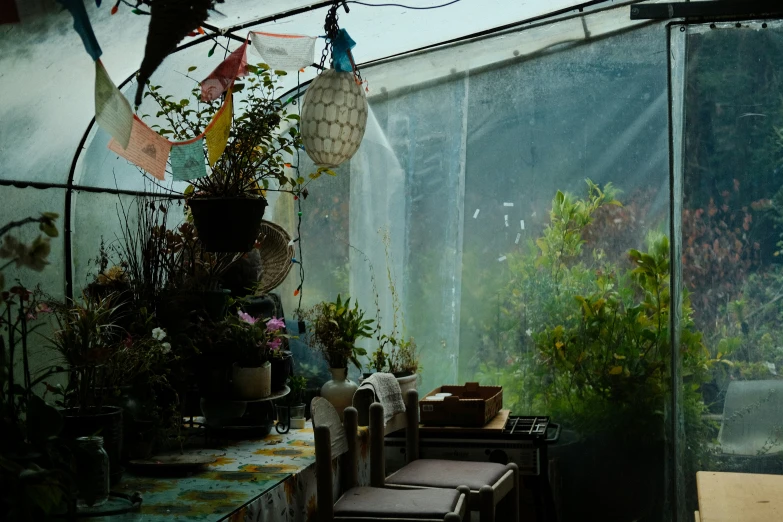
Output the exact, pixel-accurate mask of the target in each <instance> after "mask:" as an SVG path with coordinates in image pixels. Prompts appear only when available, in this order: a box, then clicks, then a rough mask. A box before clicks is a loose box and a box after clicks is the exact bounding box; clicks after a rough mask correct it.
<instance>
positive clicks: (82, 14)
mask: <svg viewBox="0 0 783 522" xmlns="http://www.w3.org/2000/svg"><path fill="white" fill-rule="evenodd" d="M57 1H58V2H60V3H61V4H62V5H63V6H64V7H65V8H66V9H67V10H68V11H70V12H71V16H73V28H74V29H76V32H77V33H79V36H81V37H82V43H83V44H84V48H85V49H86V50H87V54H89V55H90V56H91V57H92V59H93V60H97V59H98V58H100V57H101V54H102V53H103V51H101V46H100V45H98V39H97V38H95V33H94V32H93V31H92V24H90V17H89V16H87V10H86V9H85V8H84V2H83V0H57Z"/></svg>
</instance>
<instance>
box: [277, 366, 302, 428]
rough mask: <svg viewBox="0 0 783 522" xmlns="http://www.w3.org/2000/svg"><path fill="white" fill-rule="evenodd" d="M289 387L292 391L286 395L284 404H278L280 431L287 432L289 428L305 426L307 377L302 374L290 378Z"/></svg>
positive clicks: (278, 426)
mask: <svg viewBox="0 0 783 522" xmlns="http://www.w3.org/2000/svg"><path fill="white" fill-rule="evenodd" d="M288 387H289V388H291V392H290V393H289V394H288V396H287V397H286V400H285V403H284V404H278V405H277V406H276V408H277V426H276V428H275V429H276V430H277V432H278V433H287V432H288V430H289V429H295V430H297V429H299V430H300V429H302V428H304V427H305V403H304V394H305V392H306V391H307V378H306V377H304V376H301V375H297V376H293V377H290V378H289V379H288Z"/></svg>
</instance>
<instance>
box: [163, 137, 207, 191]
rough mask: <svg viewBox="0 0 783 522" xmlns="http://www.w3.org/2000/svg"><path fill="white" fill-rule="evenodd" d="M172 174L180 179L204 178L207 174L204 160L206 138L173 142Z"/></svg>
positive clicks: (170, 157)
mask: <svg viewBox="0 0 783 522" xmlns="http://www.w3.org/2000/svg"><path fill="white" fill-rule="evenodd" d="M171 145H172V146H171V155H170V156H169V159H170V161H171V174H172V175H173V176H174V179H176V180H179V181H190V180H191V179H198V178H203V177H204V176H206V175H207V165H206V162H205V161H204V138H196V139H195V140H191V141H185V142H182V143H176V142H175V143H172V144H171Z"/></svg>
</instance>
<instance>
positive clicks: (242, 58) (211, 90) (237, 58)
mask: <svg viewBox="0 0 783 522" xmlns="http://www.w3.org/2000/svg"><path fill="white" fill-rule="evenodd" d="M246 75H247V40H245V43H243V44H242V45H241V46H240V47H239V48H238V49H237V50H236V51H234V52H233V53H231V54H229V55H228V58H226V59H225V60H223V62H222V63H221V64H220V65H218V66H217V68H215V70H214V71H212V74H210V75H209V76H207V77H206V78H204V81H202V82H201V99H202V100H204V101H213V100H217V99H218V98H219V97H220V95H221V94H223V93H224V92H225V90H226V89H228V88H229V86H230V85H231V84H232V83H234V80H235V79H237V78H239V77H241V76H246Z"/></svg>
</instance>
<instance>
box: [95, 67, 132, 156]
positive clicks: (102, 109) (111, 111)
mask: <svg viewBox="0 0 783 522" xmlns="http://www.w3.org/2000/svg"><path fill="white" fill-rule="evenodd" d="M95 121H96V122H97V123H98V125H100V126H101V128H102V129H103V130H105V131H106V132H107V133H109V135H110V136H111V137H112V138H114V139H115V140H116V141H117V143H119V144H120V146H122V148H123V149H126V148H128V143H129V142H130V138H131V130H132V129H133V111H132V110H131V106H130V103H128V100H127V99H125V96H123V95H122V92H120V90H119V89H118V88H117V86H116V85H114V82H112V81H111V78H110V77H109V73H108V72H106V68H105V67H104V66H103V63H101V61H100V60H96V62H95Z"/></svg>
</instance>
